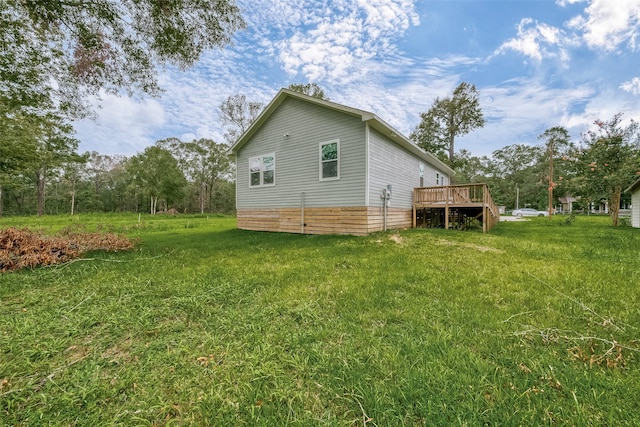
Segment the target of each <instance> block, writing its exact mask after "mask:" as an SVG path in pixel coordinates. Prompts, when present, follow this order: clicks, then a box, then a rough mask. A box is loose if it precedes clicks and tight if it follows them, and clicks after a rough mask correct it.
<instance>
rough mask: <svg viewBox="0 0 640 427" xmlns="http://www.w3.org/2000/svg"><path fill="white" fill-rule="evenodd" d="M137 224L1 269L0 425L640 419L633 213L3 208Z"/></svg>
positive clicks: (119, 225) (24, 221)
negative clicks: (473, 226)
mask: <svg viewBox="0 0 640 427" xmlns="http://www.w3.org/2000/svg"><path fill="white" fill-rule="evenodd" d="M70 224H71V225H74V226H75V225H78V224H86V226H87V228H88V229H90V230H93V229H95V228H102V229H112V230H115V231H120V232H123V233H126V234H127V235H129V236H131V237H132V238H137V239H139V244H138V246H137V249H136V250H134V251H131V252H126V253H104V252H94V253H90V254H87V255H86V258H85V259H83V260H78V261H76V262H72V263H68V264H65V265H60V266H56V267H47V268H39V269H34V270H29V271H20V272H15V273H7V274H2V275H0V425H14V424H17V425H105V424H112V425H212V426H227V425H233V426H243V425H244V426H280V425H292V426H295V425H299V426H313V425H332V426H333V425H335V426H422V425H428V426H439V425H442V426H449V425H468V426H475V425H612V426H613V425H616V426H617V425H639V424H640V399H638V396H640V369H639V368H640V306H639V302H640V299H639V296H640V287H639V284H640V256H639V254H640V230H636V229H632V228H629V227H626V228H613V227H611V226H610V225H609V219H608V218H601V217H578V218H577V220H576V221H575V223H573V224H572V225H568V226H566V225H562V218H561V217H557V218H553V219H552V220H551V221H549V220H547V219H537V218H536V219H533V220H531V221H526V222H517V223H515V222H514V223H500V224H499V225H497V226H496V227H495V228H494V229H493V231H492V233H490V234H487V235H483V234H482V233H480V232H477V231H467V232H458V231H445V230H406V231H400V232H397V231H394V232H389V233H377V234H374V235H371V236H367V237H352V236H307V235H292V234H277V233H260V232H249V231H241V230H237V229H235V219H234V218H231V217H213V216H211V217H207V216H176V217H161V216H156V217H149V216H143V217H142V218H141V219H140V222H138V217H137V216H134V215H128V216H126V215H106V216H98V215H95V216H80V217H74V218H69V217H62V216H60V217H46V218H44V219H37V218H4V219H2V220H0V226H2V227H6V226H16V225H19V226H32V227H34V228H41V229H45V230H57V229H60V228H63V227H64V226H68V225H70Z"/></svg>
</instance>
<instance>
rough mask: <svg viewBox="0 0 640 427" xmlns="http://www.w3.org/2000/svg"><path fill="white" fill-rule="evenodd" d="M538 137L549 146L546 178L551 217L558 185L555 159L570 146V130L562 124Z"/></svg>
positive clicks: (548, 206) (548, 207)
mask: <svg viewBox="0 0 640 427" xmlns="http://www.w3.org/2000/svg"><path fill="white" fill-rule="evenodd" d="M538 139H542V140H544V141H545V144H546V147H547V150H546V156H547V160H548V166H549V169H548V173H547V179H546V182H547V191H548V195H549V197H548V201H547V209H548V212H549V218H551V215H553V189H554V188H555V187H556V186H557V185H558V184H557V181H556V180H555V175H554V171H553V166H554V159H555V158H556V157H558V153H560V152H561V151H565V150H566V148H567V147H568V146H569V144H570V141H569V139H570V138H569V131H567V130H566V129H565V128H564V127H562V126H554V127H552V128H549V129H547V130H545V131H544V132H543V133H542V134H541V135H539V136H538Z"/></svg>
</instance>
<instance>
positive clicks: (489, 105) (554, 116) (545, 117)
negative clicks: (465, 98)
mask: <svg viewBox="0 0 640 427" xmlns="http://www.w3.org/2000/svg"><path fill="white" fill-rule="evenodd" d="M593 94H594V91H593V89H591V88H589V87H577V88H566V89H558V88H551V87H549V86H548V85H546V84H544V83H543V82H541V81H539V80H536V79H525V78H516V79H513V80H510V81H507V82H505V83H504V84H502V85H499V86H493V87H484V88H481V89H480V95H481V98H480V105H481V107H482V109H483V113H484V115H485V120H486V124H485V127H484V128H482V129H478V130H475V131H473V132H472V133H470V134H468V135H466V136H464V137H462V138H460V139H459V141H458V143H457V147H456V150H458V149H461V148H466V149H468V150H470V151H471V152H472V153H474V155H490V154H491V153H492V152H493V151H495V150H497V149H500V148H502V147H505V146H507V145H512V144H531V145H534V144H537V143H538V140H537V137H538V135H540V134H541V133H543V132H544V131H545V130H546V129H548V128H550V127H553V126H565V127H567V128H568V129H569V130H570V131H572V134H573V135H574V137H577V136H578V135H579V133H580V132H581V131H582V130H584V128H583V127H582V126H581V125H580V124H579V123H573V122H572V121H571V120H572V117H573V115H574V114H576V113H575V112H574V111H573V108H574V106H575V105H576V104H583V103H584V102H587V100H588V99H589V98H590V97H592V96H593Z"/></svg>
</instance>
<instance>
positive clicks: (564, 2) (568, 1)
mask: <svg viewBox="0 0 640 427" xmlns="http://www.w3.org/2000/svg"><path fill="white" fill-rule="evenodd" d="M586 1H588V0H556V4H557V5H558V6H562V7H565V6H568V5H572V4H575V3H584V2H586Z"/></svg>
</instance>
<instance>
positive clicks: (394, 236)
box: [389, 234, 407, 246]
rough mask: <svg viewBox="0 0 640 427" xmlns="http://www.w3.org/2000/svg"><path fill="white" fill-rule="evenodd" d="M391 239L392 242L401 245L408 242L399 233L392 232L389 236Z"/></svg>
mask: <svg viewBox="0 0 640 427" xmlns="http://www.w3.org/2000/svg"><path fill="white" fill-rule="evenodd" d="M389 240H391V241H392V242H395V243H397V244H399V245H402V246H404V245H406V244H407V243H406V242H405V241H404V238H403V237H402V236H400V235H399V234H392V235H390V236H389Z"/></svg>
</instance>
